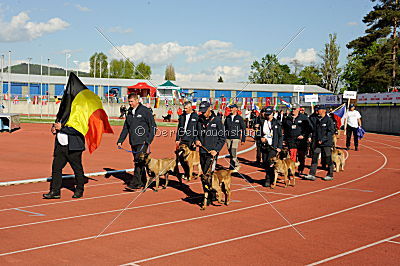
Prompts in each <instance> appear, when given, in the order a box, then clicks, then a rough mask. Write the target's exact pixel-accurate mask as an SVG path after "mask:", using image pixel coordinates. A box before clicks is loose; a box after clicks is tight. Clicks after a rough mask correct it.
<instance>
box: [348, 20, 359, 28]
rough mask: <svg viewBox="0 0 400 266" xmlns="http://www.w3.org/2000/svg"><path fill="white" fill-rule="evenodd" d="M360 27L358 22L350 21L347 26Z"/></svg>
mask: <svg viewBox="0 0 400 266" xmlns="http://www.w3.org/2000/svg"><path fill="white" fill-rule="evenodd" d="M357 25H358V22H356V21H349V22H347V26H351V27H352V26H357Z"/></svg>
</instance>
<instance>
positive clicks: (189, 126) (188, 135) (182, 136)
mask: <svg viewBox="0 0 400 266" xmlns="http://www.w3.org/2000/svg"><path fill="white" fill-rule="evenodd" d="M183 108H184V111H183V114H182V115H180V116H179V118H178V128H177V132H176V139H175V144H176V145H175V146H176V147H175V148H176V149H178V148H179V145H180V144H186V145H187V146H188V147H189V149H191V150H193V151H194V150H196V144H195V141H196V136H197V122H198V120H199V116H198V114H197V113H196V112H194V111H193V108H192V103H191V102H189V101H188V102H185V103H184V104H183ZM179 159H180V163H181V165H182V167H183V170H184V171H185V177H189V176H190V172H189V171H190V169H189V165H187V164H186V163H185V162H184V160H183V158H182V157H180V156H179Z"/></svg>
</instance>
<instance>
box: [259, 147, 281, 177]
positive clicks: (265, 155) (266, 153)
mask: <svg viewBox="0 0 400 266" xmlns="http://www.w3.org/2000/svg"><path fill="white" fill-rule="evenodd" d="M261 154H262V160H263V164H264V167H265V172H266V174H265V182H266V183H270V184H271V183H272V182H273V180H274V176H275V174H274V168H273V167H271V161H270V160H271V158H272V157H275V156H276V154H277V152H276V150H274V149H273V148H272V147H267V148H265V149H263V150H261Z"/></svg>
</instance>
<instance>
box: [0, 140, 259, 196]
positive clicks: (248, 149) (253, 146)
mask: <svg viewBox="0 0 400 266" xmlns="http://www.w3.org/2000/svg"><path fill="white" fill-rule="evenodd" d="M255 147H256V145H255V144H254V145H252V146H250V147H249V148H247V149H244V150H241V151H239V152H238V153H237V154H238V155H239V154H243V153H246V152H249V151H251V150H253V149H254V148H255ZM227 156H229V154H225V155H221V156H218V159H222V158H225V157H227ZM133 170H134V168H131V169H122V170H111V171H105V172H96V173H87V174H85V176H87V177H90V176H100V175H107V174H113V173H124V172H132V171H133ZM252 173H255V172H252ZM249 174H251V173H249ZM72 177H74V175H68V176H64V177H63V178H72ZM49 178H50V179H51V177H45V178H36V179H29V180H42V181H43V180H44V179H46V180H45V181H47V179H49ZM29 180H28V181H29ZM22 181H27V180H18V181H15V182H19V183H21V182H22ZM10 182H14V181H8V182H0V186H8V185H9V183H10ZM3 183H4V184H3ZM6 183H7V184H6ZM117 183H120V182H112V183H106V184H97V185H88V186H85V187H94V186H104V185H111V184H117ZM2 184H3V185H2ZM43 192H47V190H46V191H34V192H27V193H19V194H10V195H1V196H0V198H3V197H11V196H21V195H28V194H35V193H43Z"/></svg>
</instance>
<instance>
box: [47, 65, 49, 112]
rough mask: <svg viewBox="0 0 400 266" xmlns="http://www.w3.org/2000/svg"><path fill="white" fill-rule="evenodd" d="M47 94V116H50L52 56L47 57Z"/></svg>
mask: <svg viewBox="0 0 400 266" xmlns="http://www.w3.org/2000/svg"><path fill="white" fill-rule="evenodd" d="M47 95H48V96H49V99H48V101H49V102H48V103H47V117H49V116H50V58H47Z"/></svg>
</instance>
